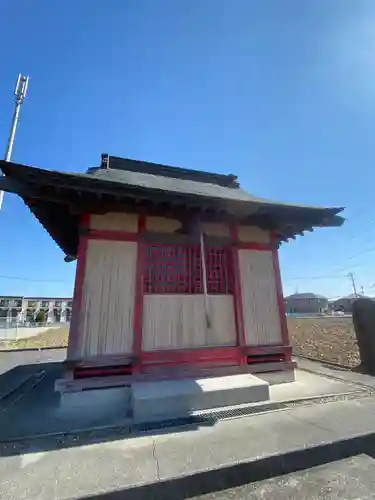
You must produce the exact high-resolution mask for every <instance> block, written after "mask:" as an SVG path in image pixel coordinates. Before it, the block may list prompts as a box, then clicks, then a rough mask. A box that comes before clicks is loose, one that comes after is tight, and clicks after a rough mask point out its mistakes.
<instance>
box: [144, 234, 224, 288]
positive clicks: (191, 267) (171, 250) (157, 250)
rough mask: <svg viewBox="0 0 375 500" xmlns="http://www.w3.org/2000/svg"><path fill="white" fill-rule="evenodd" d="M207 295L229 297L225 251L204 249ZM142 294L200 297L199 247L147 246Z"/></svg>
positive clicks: (201, 278) (200, 270) (200, 265)
mask: <svg viewBox="0 0 375 500" xmlns="http://www.w3.org/2000/svg"><path fill="white" fill-rule="evenodd" d="M205 253H206V271H207V289H208V293H213V294H215V293H216V294H217V293H224V294H226V293H232V285H231V283H232V279H231V273H230V269H231V266H230V255H229V253H228V251H227V250H226V249H222V248H206V252H205ZM143 286H144V293H157V294H163V293H173V294H180V293H186V294H197V293H203V291H204V289H203V273H202V262H201V254H200V246H199V245H183V246H181V245H160V244H158V245H156V244H155V245H153V244H150V245H147V246H146V250H145V267H144V273H143Z"/></svg>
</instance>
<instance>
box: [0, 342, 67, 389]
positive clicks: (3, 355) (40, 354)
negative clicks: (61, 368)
mask: <svg viewBox="0 0 375 500" xmlns="http://www.w3.org/2000/svg"><path fill="white" fill-rule="evenodd" d="M65 358H66V349H64V348H62V349H60V348H59V349H42V350H34V349H23V350H14V351H11V350H9V351H0V375H1V374H3V373H5V372H7V371H8V370H11V369H12V368H15V367H16V366H19V365H30V364H37V363H51V362H60V361H64V359H65ZM0 381H1V379H0Z"/></svg>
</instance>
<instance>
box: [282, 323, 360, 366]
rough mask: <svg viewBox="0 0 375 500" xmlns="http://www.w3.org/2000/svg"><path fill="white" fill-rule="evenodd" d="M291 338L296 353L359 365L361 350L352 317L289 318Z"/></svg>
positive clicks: (348, 364) (344, 363)
mask: <svg viewBox="0 0 375 500" xmlns="http://www.w3.org/2000/svg"><path fill="white" fill-rule="evenodd" d="M288 329H289V336H290V341H291V343H292V345H293V351H294V353H295V354H302V355H303V356H307V357H313V358H319V359H321V360H325V361H331V362H334V363H340V364H342V365H345V366H350V367H353V366H357V365H359V361H360V360H359V353H358V347H357V344H356V338H355V333H354V328H353V323H352V318H340V317H322V318H291V317H289V318H288Z"/></svg>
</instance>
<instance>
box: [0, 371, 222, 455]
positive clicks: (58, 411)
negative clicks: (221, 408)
mask: <svg viewBox="0 0 375 500" xmlns="http://www.w3.org/2000/svg"><path fill="white" fill-rule="evenodd" d="M62 370H63V365H62V363H38V364H33V365H32V364H30V365H25V366H17V367H16V368H13V369H12V370H10V371H8V372H6V373H5V374H3V375H2V376H1V377H0V384H1V385H2V386H4V385H7V384H10V385H11V384H12V383H14V378H16V379H18V378H19V377H20V374H21V375H23V378H25V375H28V377H26V382H25V383H23V384H22V385H21V386H19V387H18V388H16V389H15V390H13V391H11V392H9V393H8V394H7V395H6V396H5V397H4V398H3V399H1V400H0V456H3V457H4V456H14V455H20V454H25V453H34V452H35V451H38V452H42V451H51V450H57V449H63V448H70V447H77V446H83V445H87V444H92V443H103V442H109V441H116V440H118V439H124V438H129V439H131V438H134V437H139V436H141V435H146V434H148V435H149V432H147V431H148V429H147V426H142V427H139V426H137V427H134V426H133V425H132V422H131V420H130V418H129V413H128V410H129V403H128V401H127V399H126V397H125V396H124V397H122V396H121V392H120V394H119V395H116V397H115V398H113V397H112V398H111V397H109V398H108V397H106V395H107V393H108V392H109V391H107V390H102V391H101V393H100V396H98V395H96V394H93V392H94V391H87V392H83V393H77V394H76V395H75V396H74V401H75V402H73V403H69V404H68V405H67V404H66V402H64V404H63V401H62V396H61V395H60V393H57V392H55V390H54V384H55V381H56V379H57V378H59V377H60V376H61V374H62ZM3 377H5V379H6V380H4V379H3ZM21 378H22V377H21ZM12 380H13V382H12ZM120 390H121V389H120ZM95 392H97V391H95ZM99 397H100V399H97V398H99ZM215 423H216V422H215V420H210V421H207V422H201V421H197V423H194V421H193V422H189V425H188V426H187V425H186V424H185V425H184V424H183V419H182V420H181V422H180V425H179V422H178V421H175V422H174V425H173V427H172V426H171V425H165V426H164V427H162V426H160V427H159V428H158V427H157V426H156V427H155V426H154V427H151V428H150V430H151V429H152V434H153V435H155V434H166V433H170V432H173V433H176V432H184V431H186V430H189V431H191V430H195V429H199V428H200V427H202V426H213V425H215Z"/></svg>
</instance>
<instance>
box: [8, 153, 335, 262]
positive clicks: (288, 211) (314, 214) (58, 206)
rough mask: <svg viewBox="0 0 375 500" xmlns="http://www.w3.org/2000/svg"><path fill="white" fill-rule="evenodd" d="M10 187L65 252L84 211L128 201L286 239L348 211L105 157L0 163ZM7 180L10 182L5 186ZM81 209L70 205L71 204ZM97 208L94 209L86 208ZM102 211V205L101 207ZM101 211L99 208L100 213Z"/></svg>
mask: <svg viewBox="0 0 375 500" xmlns="http://www.w3.org/2000/svg"><path fill="white" fill-rule="evenodd" d="M0 168H1V169H2V170H3V172H4V174H5V176H6V178H5V179H4V178H3V180H2V179H0V184H2V185H3V186H4V187H3V188H4V189H6V190H8V191H10V192H14V193H17V194H19V195H20V196H21V197H22V198H23V199H24V200H25V202H27V204H28V205H29V207H30V209H31V211H32V212H33V213H34V215H35V216H36V217H37V218H38V219H39V221H40V222H41V223H42V224H43V226H44V227H45V228H46V230H47V231H48V232H49V233H50V235H51V236H52V237H53V238H54V239H55V241H56V242H57V243H58V245H59V246H61V248H63V250H64V251H65V252H66V253H67V254H70V255H75V253H74V252H75V251H76V249H77V245H78V229H77V227H78V216H77V213H79V212H80V211H82V210H89V211H92V207H93V204H94V205H95V207H96V208H98V207H99V208H102V207H103V205H102V204H103V197H105V203H107V205H106V206H110V204H111V203H112V206H113V204H117V205H118V203H121V204H122V205H121V206H126V205H129V204H130V205H132V204H134V203H139V202H141V204H142V203H145V205H146V206H148V207H150V203H151V205H152V207H153V208H152V210H154V209H155V210H157V209H158V210H161V211H164V210H166V209H168V207H169V212H172V213H173V214H177V213H181V211H182V212H184V213H187V210H193V211H197V210H198V211H199V212H200V213H201V216H202V217H203V218H204V217H214V216H215V214H216V217H217V218H219V219H220V220H223V218H225V217H229V218H232V220H233V218H234V219H235V220H236V221H238V222H241V223H244V224H250V225H258V226H259V227H263V228H266V229H269V230H272V231H275V234H276V235H277V237H278V238H279V239H280V240H287V239H288V238H291V237H294V236H295V235H296V234H302V233H303V231H306V230H312V229H313V227H322V226H340V225H341V224H342V223H343V222H344V219H343V218H342V217H339V216H337V214H338V213H340V212H341V211H342V210H343V209H342V208H324V207H312V206H302V205H295V204H290V203H283V202H277V201H271V200H266V199H263V198H259V197H256V196H253V195H251V194H249V193H248V192H247V191H245V190H243V189H242V188H241V187H240V186H239V184H238V182H237V178H236V177H235V176H234V175H223V174H215V173H210V172H202V171H197V170H187V169H180V168H177V167H168V166H165V165H157V164H154V163H148V162H140V161H136V160H129V159H121V158H117V157H112V156H109V157H108V156H107V155H103V156H102V162H101V165H100V166H99V167H94V168H90V169H89V170H88V171H87V172H86V173H68V172H57V171H50V170H43V169H39V168H35V167H29V166H25V165H19V164H14V163H7V162H3V161H0ZM6 182H8V186H7V185H6ZM72 206H73V207H74V210H73V211H72V210H71V207H72ZM88 206H89V207H91V208H89V209H88V208H87V207H88ZM96 208H95V210H96ZM95 210H94V211H95Z"/></svg>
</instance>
